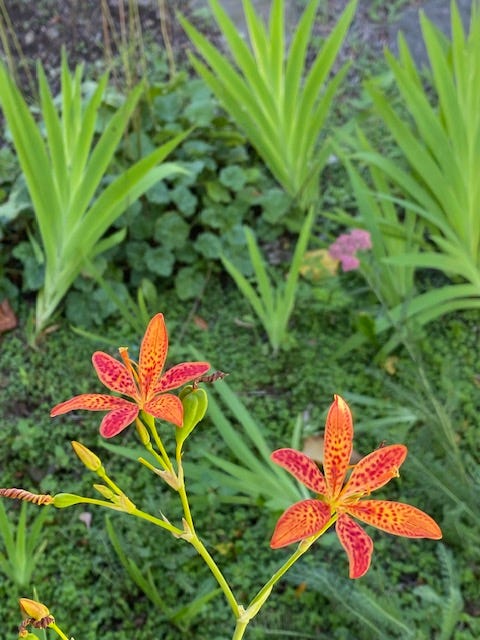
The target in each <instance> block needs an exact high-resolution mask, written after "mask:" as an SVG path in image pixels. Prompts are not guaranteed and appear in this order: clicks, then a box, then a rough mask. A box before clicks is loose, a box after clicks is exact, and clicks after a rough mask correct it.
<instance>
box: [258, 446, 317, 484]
mask: <svg viewBox="0 0 480 640" xmlns="http://www.w3.org/2000/svg"><path fill="white" fill-rule="evenodd" d="M270 457H271V459H272V460H273V462H275V463H276V464H278V465H280V466H281V467H283V468H284V469H286V470H287V471H288V472H289V473H291V474H292V476H293V477H294V478H296V479H297V480H299V481H300V482H301V483H302V484H304V485H305V486H306V487H307V488H308V489H311V490H312V491H314V492H315V493H320V494H323V495H325V493H326V491H327V485H326V483H325V478H324V477H323V475H322V473H321V471H320V469H319V468H318V467H317V465H316V464H315V462H314V461H313V460H312V459H311V458H309V457H308V456H307V455H305V454H304V453H302V452H301V451H296V450H295V449H277V450H276V451H274V452H273V453H272V455H271V456H270Z"/></svg>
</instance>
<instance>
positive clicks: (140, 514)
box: [131, 507, 185, 538]
mask: <svg viewBox="0 0 480 640" xmlns="http://www.w3.org/2000/svg"><path fill="white" fill-rule="evenodd" d="M131 513H132V515H133V516H136V517H137V518H141V519H142V520H148V522H151V523H152V524H155V525H156V526H157V527H161V528H162V529H166V530H167V531H169V532H170V533H171V534H172V535H174V536H176V537H177V538H180V537H182V536H184V535H185V531H183V530H182V529H179V528H178V527H175V526H174V525H173V524H171V523H170V522H167V521H166V520H162V519H161V518H156V517H155V516H152V515H150V514H149V513H146V512H145V511H141V510H140V509H137V508H136V507H135V510H134V511H132V512H131Z"/></svg>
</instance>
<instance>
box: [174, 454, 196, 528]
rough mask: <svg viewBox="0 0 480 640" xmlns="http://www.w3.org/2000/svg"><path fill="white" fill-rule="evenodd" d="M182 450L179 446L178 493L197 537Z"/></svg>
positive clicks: (189, 524)
mask: <svg viewBox="0 0 480 640" xmlns="http://www.w3.org/2000/svg"><path fill="white" fill-rule="evenodd" d="M181 449H182V446H181V445H180V446H178V445H177V451H176V454H175V457H176V460H177V477H178V481H179V483H180V485H179V487H178V493H179V495H180V500H181V502H182V508H183V514H184V516H185V520H186V521H187V523H188V526H189V527H190V529H191V532H192V534H193V535H194V536H196V535H197V534H196V533H195V526H194V524H193V518H192V512H191V511H190V504H189V502H188V496H187V489H186V487H185V476H184V473H183V465H182V451H181Z"/></svg>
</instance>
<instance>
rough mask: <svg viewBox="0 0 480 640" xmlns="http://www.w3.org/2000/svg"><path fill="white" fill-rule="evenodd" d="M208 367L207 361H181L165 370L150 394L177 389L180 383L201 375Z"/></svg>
mask: <svg viewBox="0 0 480 640" xmlns="http://www.w3.org/2000/svg"><path fill="white" fill-rule="evenodd" d="M209 369H210V364H209V363H208V362H182V363H181V364H177V365H175V366H174V367H172V368H171V369H169V370H168V371H166V372H165V373H164V374H163V376H162V377H161V378H160V380H159V381H158V382H157V383H156V384H155V386H154V388H153V390H152V394H157V393H162V392H164V391H169V390H170V389H178V387H181V386H182V384H185V383H186V382H190V380H195V378H199V377H200V376H203V374H204V373H206V372H207V371H208V370H209Z"/></svg>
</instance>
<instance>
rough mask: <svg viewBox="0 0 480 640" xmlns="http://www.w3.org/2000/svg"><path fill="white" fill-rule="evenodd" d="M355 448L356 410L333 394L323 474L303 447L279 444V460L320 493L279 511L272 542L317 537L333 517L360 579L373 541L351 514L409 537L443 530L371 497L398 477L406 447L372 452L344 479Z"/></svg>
mask: <svg viewBox="0 0 480 640" xmlns="http://www.w3.org/2000/svg"><path fill="white" fill-rule="evenodd" d="M352 450H353V421H352V414H351V413H350V409H349V407H348V405H347V403H346V402H345V400H343V399H342V398H341V397H340V396H334V401H333V403H332V405H331V407H330V410H329V412H328V416H327V421H326V424H325V438H324V461H323V471H324V474H322V473H321V472H320V470H319V468H318V467H317V465H316V464H315V462H314V461H313V460H312V459H311V458H309V457H308V456H307V455H305V454H304V453H301V452H300V451H295V449H278V450H277V451H274V452H273V453H272V456H271V457H272V460H273V461H274V462H276V463H277V464H278V465H280V466H281V467H283V468H284V469H286V470H287V471H288V472H289V473H291V474H292V475H293V476H294V477H295V478H296V479H297V480H299V481H300V482H302V483H303V484H304V485H305V486H306V487H307V488H308V489H311V490H312V491H314V492H315V493H316V494H317V497H316V498H313V499H309V500H302V501H301V502H297V503H296V504H294V505H292V506H291V507H289V508H288V509H287V510H286V511H285V512H284V513H283V514H282V516H280V519H279V521H278V522H277V526H276V527H275V531H274V532H273V536H272V540H271V542H270V546H271V547H272V548H273V549H279V548H280V547H284V546H286V545H288V544H291V543H293V542H299V541H300V540H304V539H305V538H309V537H310V536H314V535H315V534H317V533H320V531H321V530H322V529H323V528H324V527H325V525H327V523H328V521H329V520H330V519H331V518H332V517H334V518H335V519H336V532H337V535H338V537H339V539H340V542H341V544H342V546H343V548H344V549H345V551H346V553H347V556H348V560H349V564H350V578H360V577H361V576H363V575H364V574H365V573H366V572H367V571H368V568H369V566H370V560H371V557H372V552H373V541H372V539H371V538H370V536H368V535H367V534H366V533H365V531H364V530H363V529H362V527H361V526H360V525H359V524H357V523H356V522H355V521H354V520H352V518H351V517H350V516H353V517H354V518H356V519H357V520H361V521H362V522H365V523H366V524H371V525H373V526H374V527H377V529H381V530H382V531H386V532H387V533H393V534H394V535H397V536H405V537H407V538H432V539H434V540H438V539H440V538H441V537H442V532H441V531H440V528H439V526H438V525H437V523H436V522H435V521H434V520H433V519H432V518H431V517H430V516H428V515H427V514H426V513H424V512H423V511H420V509H416V508H415V507H412V506H410V505H408V504H403V503H401V502H391V501H389V500H370V499H369V498H368V496H369V495H370V493H371V492H372V491H375V489H379V488H380V487H383V485H385V484H387V482H389V481H390V480H391V479H392V478H394V477H398V475H399V473H398V470H399V468H400V466H401V464H402V463H403V462H404V460H405V458H406V457H407V447H405V446H404V445H402V444H392V445H389V446H386V447H381V448H379V449H377V450H376V451H373V452H372V453H370V454H369V455H368V456H366V457H365V458H363V459H362V460H360V462H358V464H356V465H355V466H354V467H353V471H352V473H351V474H350V477H349V478H348V480H347V481H346V482H345V478H346V475H347V471H348V469H349V466H350V457H351V455H352Z"/></svg>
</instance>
